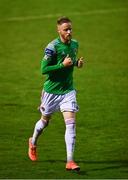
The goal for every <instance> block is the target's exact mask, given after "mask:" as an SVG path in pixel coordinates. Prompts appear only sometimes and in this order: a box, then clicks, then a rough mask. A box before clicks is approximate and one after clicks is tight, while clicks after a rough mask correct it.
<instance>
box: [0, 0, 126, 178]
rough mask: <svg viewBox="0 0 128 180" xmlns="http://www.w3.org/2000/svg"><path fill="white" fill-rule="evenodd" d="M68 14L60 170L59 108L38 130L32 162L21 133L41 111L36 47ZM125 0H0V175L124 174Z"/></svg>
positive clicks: (26, 133) (25, 134)
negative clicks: (70, 41)
mask: <svg viewBox="0 0 128 180" xmlns="http://www.w3.org/2000/svg"><path fill="white" fill-rule="evenodd" d="M60 15H66V16H69V17H70V18H71V19H72V21H73V27H74V34H73V35H74V38H76V39H77V40H78V41H79V43H80V49H79V56H84V57H85V59H86V64H85V67H84V68H83V69H82V70H79V69H76V70H75V74H74V83H75V86H76V89H77V90H78V97H77V99H78V103H79V106H80V111H79V112H78V114H77V140H76V149H75V160H76V162H78V163H79V165H80V166H81V171H80V172H79V173H74V172H66V171H65V160H66V152H65V143H64V131H65V128H64V122H63V120H62V116H61V114H60V113H55V114H54V116H53V118H52V121H51V123H50V125H49V127H48V128H47V130H46V131H45V132H44V134H43V135H42V136H41V137H40V140H39V146H38V154H39V161H38V162H36V163H33V162H31V161H30V160H29V159H28V157H27V148H28V147H27V146H28V138H29V136H30V135H31V134H32V131H33V128H34V124H35V122H36V121H37V120H38V119H39V118H40V114H39V112H38V111H37V107H38V105H39V104H40V93H41V89H42V87H43V81H44V77H42V75H41V73H40V60H41V58H42V55H43V49H44V47H45V46H46V45H47V43H48V42H49V41H51V40H52V39H54V38H56V36H57V33H56V26H55V25H56V19H57V18H58V17H59V16H60ZM127 19H128V1H125V0H116V1H115V0H102V1H97V0H86V1H85V0H81V1H79V2H77V1H75V2H74V1H73V0H65V1H63V2H60V1H59V0H54V1H53V0H47V1H46V0H26V1H22V0H13V1H12V0H0V71H1V73H0V119H1V121H0V178H1V179H96V178H97V179H125V178H128V133H127V129H128V128H127V127H128V121H127V120H128V110H127V108H128V50H127V47H128V33H127V32H128V23H127Z"/></svg>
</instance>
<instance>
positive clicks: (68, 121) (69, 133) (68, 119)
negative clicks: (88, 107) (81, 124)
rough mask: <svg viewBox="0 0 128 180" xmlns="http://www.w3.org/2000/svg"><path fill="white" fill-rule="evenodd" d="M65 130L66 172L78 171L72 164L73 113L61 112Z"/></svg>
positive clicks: (74, 126) (73, 145)
mask: <svg viewBox="0 0 128 180" xmlns="http://www.w3.org/2000/svg"><path fill="white" fill-rule="evenodd" d="M63 116H64V120H65V125H66V130H65V143H66V151H67V163H66V169H67V170H80V167H79V166H78V165H77V164H76V163H75V162H74V157H73V155H74V148H75V138H76V122H75V113H74V112H63Z"/></svg>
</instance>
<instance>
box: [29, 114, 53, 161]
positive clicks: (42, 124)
mask: <svg viewBox="0 0 128 180" xmlns="http://www.w3.org/2000/svg"><path fill="white" fill-rule="evenodd" d="M49 120H50V116H43V115H42V116H41V119H40V120H39V121H37V123H36V124H35V128H34V132H33V136H32V137H30V138H29V149H28V155H29V158H30V159H31V160H32V161H36V160H37V140H38V138H39V136H40V135H41V134H42V132H43V130H44V128H46V127H47V126H48V123H49Z"/></svg>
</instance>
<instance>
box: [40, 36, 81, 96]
mask: <svg viewBox="0 0 128 180" xmlns="http://www.w3.org/2000/svg"><path fill="white" fill-rule="evenodd" d="M77 52H78V42H77V41H76V40H73V39H71V41H70V43H69V44H65V43H63V42H62V41H61V40H60V38H57V39H55V40H53V41H52V42H50V43H49V44H48V45H47V47H46V48H45V53H44V57H43V59H42V61H41V71H42V74H46V79H45V82H44V87H43V88H44V91H46V92H48V93H52V94H66V93H68V92H70V91H72V90H74V86H73V69H74V66H75V65H76V63H77ZM67 55H68V56H69V57H70V58H71V60H72V62H73V65H72V66H70V67H64V65H63V64H62V62H63V61H64V59H65V57H66V56H67Z"/></svg>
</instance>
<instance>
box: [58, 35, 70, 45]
mask: <svg viewBox="0 0 128 180" xmlns="http://www.w3.org/2000/svg"><path fill="white" fill-rule="evenodd" d="M60 40H61V42H62V43H64V44H69V43H70V42H71V40H66V39H63V38H62V37H61V36H60Z"/></svg>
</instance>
